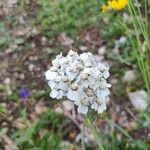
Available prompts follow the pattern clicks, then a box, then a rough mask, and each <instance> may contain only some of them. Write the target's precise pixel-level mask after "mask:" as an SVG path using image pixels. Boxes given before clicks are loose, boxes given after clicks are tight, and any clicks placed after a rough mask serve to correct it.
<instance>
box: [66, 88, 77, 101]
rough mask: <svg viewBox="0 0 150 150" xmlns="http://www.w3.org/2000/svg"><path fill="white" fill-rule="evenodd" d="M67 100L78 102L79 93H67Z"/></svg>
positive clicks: (70, 91)
mask: <svg viewBox="0 0 150 150" xmlns="http://www.w3.org/2000/svg"><path fill="white" fill-rule="evenodd" d="M67 98H68V99H70V100H72V101H76V100H78V92H77V91H73V90H69V91H68V93H67Z"/></svg>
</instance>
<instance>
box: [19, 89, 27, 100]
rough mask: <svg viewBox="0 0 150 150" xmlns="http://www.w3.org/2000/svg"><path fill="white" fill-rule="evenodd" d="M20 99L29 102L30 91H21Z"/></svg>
mask: <svg viewBox="0 0 150 150" xmlns="http://www.w3.org/2000/svg"><path fill="white" fill-rule="evenodd" d="M19 97H20V98H21V99H23V100H27V99H28V97H29V91H28V90H27V89H25V88H22V89H20V90H19Z"/></svg>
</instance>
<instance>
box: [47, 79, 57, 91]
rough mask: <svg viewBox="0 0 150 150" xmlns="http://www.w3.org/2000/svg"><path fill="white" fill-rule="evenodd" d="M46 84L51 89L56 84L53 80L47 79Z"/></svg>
mask: <svg viewBox="0 0 150 150" xmlns="http://www.w3.org/2000/svg"><path fill="white" fill-rule="evenodd" d="M48 85H49V86H50V88H51V89H54V88H55V87H56V86H57V83H56V82H55V81H52V80H50V81H48Z"/></svg>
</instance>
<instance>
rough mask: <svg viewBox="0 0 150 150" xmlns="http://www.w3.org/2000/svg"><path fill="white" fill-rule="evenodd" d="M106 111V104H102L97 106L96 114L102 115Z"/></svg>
mask: <svg viewBox="0 0 150 150" xmlns="http://www.w3.org/2000/svg"><path fill="white" fill-rule="evenodd" d="M106 109H107V107H106V104H105V103H102V104H101V105H100V106H98V113H102V112H103V111H105V110H106Z"/></svg>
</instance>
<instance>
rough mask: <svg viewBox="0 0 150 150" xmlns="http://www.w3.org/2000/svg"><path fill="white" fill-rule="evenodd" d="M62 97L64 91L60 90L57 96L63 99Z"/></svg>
mask: <svg viewBox="0 0 150 150" xmlns="http://www.w3.org/2000/svg"><path fill="white" fill-rule="evenodd" d="M62 97H63V91H61V90H59V91H58V94H57V96H56V98H57V99H61V98H62Z"/></svg>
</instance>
